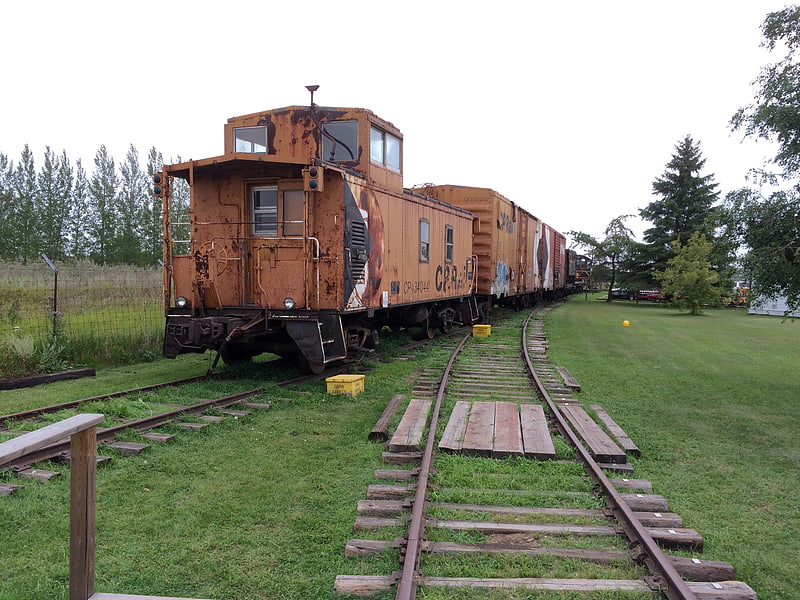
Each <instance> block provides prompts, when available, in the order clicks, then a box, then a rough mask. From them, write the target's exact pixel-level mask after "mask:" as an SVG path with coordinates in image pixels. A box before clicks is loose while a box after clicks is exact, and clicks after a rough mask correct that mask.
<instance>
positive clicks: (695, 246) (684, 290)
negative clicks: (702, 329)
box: [655, 231, 723, 315]
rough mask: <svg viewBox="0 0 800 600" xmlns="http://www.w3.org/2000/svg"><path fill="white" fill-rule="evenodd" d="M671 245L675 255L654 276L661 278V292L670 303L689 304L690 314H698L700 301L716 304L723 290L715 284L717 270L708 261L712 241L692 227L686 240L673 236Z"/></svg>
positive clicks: (685, 305) (700, 311)
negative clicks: (690, 233) (673, 239)
mask: <svg viewBox="0 0 800 600" xmlns="http://www.w3.org/2000/svg"><path fill="white" fill-rule="evenodd" d="M672 246H673V248H674V249H675V256H673V257H672V258H670V259H669V260H668V261H667V267H666V269H664V271H659V272H657V273H656V274H655V277H656V279H657V280H659V281H660V282H661V292H662V293H663V294H664V295H665V296H666V297H667V298H669V299H670V302H671V303H672V304H673V305H675V306H679V307H685V308H689V310H690V311H691V313H692V314H693V315H699V314H701V313H702V308H703V305H706V304H718V303H719V301H720V298H721V297H722V293H723V292H722V290H721V289H720V287H719V286H718V285H717V284H718V283H719V273H717V272H716V271H714V269H713V268H712V266H711V262H710V258H711V253H712V251H713V244H712V243H711V242H709V241H708V238H707V237H706V235H705V234H704V233H701V232H700V231H695V232H694V233H693V234H692V235H691V237H690V238H689V240H688V241H687V242H686V243H681V242H680V241H679V240H675V241H674V242H673V244H672Z"/></svg>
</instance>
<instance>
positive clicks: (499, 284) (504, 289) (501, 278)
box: [492, 260, 508, 294]
mask: <svg viewBox="0 0 800 600" xmlns="http://www.w3.org/2000/svg"><path fill="white" fill-rule="evenodd" d="M507 293H508V265H507V264H506V263H504V262H503V261H502V260H499V261H497V269H496V270H495V274H494V281H493V282H492V294H507Z"/></svg>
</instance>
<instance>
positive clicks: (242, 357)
mask: <svg viewBox="0 0 800 600" xmlns="http://www.w3.org/2000/svg"><path fill="white" fill-rule="evenodd" d="M220 354H221V355H222V360H223V361H224V362H225V364H226V365H236V364H242V363H247V362H250V361H251V360H252V358H253V353H252V352H250V351H249V350H246V349H245V348H240V347H237V346H236V345H234V344H230V345H226V346H223V347H222V349H221V352H220Z"/></svg>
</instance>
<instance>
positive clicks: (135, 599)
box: [89, 592, 200, 600]
mask: <svg viewBox="0 0 800 600" xmlns="http://www.w3.org/2000/svg"><path fill="white" fill-rule="evenodd" d="M89 600H200V599H199V598H176V597H173V596H137V595H134V594H107V593H101V592H97V593H96V594H93V595H92V596H91V597H90V598H89Z"/></svg>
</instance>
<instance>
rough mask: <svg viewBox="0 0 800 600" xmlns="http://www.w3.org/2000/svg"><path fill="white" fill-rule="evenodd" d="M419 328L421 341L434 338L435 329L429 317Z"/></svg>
mask: <svg viewBox="0 0 800 600" xmlns="http://www.w3.org/2000/svg"><path fill="white" fill-rule="evenodd" d="M421 326H422V337H423V339H428V340H432V339H433V338H434V337H436V327H434V325H433V323H432V322H431V318H430V317H428V318H427V319H425V320H424V321H423V322H422V323H421Z"/></svg>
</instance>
